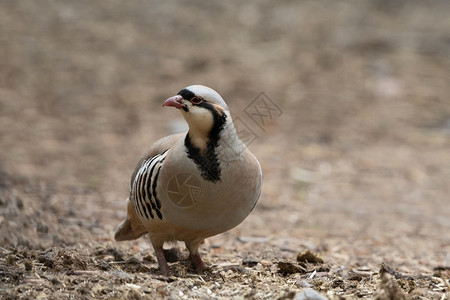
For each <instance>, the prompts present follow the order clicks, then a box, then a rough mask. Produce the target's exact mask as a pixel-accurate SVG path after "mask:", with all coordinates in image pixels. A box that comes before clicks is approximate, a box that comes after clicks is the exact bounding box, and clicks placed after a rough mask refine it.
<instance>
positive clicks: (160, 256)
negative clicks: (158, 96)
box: [153, 246, 170, 275]
mask: <svg viewBox="0 0 450 300" xmlns="http://www.w3.org/2000/svg"><path fill="white" fill-rule="evenodd" d="M153 249H155V254H156V259H157V260H158V264H159V269H160V270H161V272H162V273H163V274H164V275H169V273H170V272H169V266H168V265H167V261H166V258H165V256H164V250H163V247H162V246H153Z"/></svg>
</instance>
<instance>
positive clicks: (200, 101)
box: [190, 97, 203, 104]
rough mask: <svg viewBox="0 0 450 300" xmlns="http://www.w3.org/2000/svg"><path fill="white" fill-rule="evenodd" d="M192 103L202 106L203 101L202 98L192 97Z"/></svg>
mask: <svg viewBox="0 0 450 300" xmlns="http://www.w3.org/2000/svg"><path fill="white" fill-rule="evenodd" d="M190 101H191V103H192V104H200V103H202V101H203V99H202V98H200V97H192V98H191V100H190Z"/></svg>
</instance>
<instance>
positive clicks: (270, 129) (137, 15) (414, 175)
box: [0, 0, 450, 271]
mask: <svg viewBox="0 0 450 300" xmlns="http://www.w3.org/2000/svg"><path fill="white" fill-rule="evenodd" d="M449 71H450V2H448V1H427V2H426V3H425V2H423V1H387V0H379V1H356V0H355V1H339V2H337V1H289V0H284V1H277V2H272V1H251V2H245V3H242V2H240V1H208V2H203V1H189V2H182V1H164V2H158V1H143V0H142V1H118V0H117V1H114V0H109V1H95V2H92V1H32V0H29V1H27V0H25V1H2V2H1V3H0V149H1V151H0V196H1V197H0V198H1V200H0V207H1V212H0V221H1V233H0V238H1V243H3V244H4V245H10V246H13V247H16V246H23V247H28V248H33V247H38V248H39V247H50V246H53V247H59V246H68V245H72V246H73V245H80V244H81V245H84V246H85V247H88V248H89V247H93V245H98V244H101V243H111V245H117V244H115V243H113V242H112V235H113V231H114V228H115V226H116V225H118V224H119V222H120V221H121V220H122V219H123V218H124V216H125V212H126V211H125V198H126V197H127V193H128V183H129V178H130V176H131V174H132V171H133V169H134V167H135V164H136V163H137V161H138V160H139V158H140V157H141V155H143V154H144V153H145V151H146V149H148V147H149V146H151V145H152V143H153V142H154V141H156V140H157V139H159V138H161V137H164V136H166V135H168V134H170V133H171V132H172V130H173V128H174V127H177V126H179V124H180V122H182V120H183V119H182V117H181V115H180V114H179V113H178V112H177V111H175V110H171V109H167V108H162V107H161V104H162V102H163V101H164V100H165V99H166V98H168V97H170V96H172V95H174V94H176V93H177V92H178V91H179V90H180V89H181V88H183V87H185V86H188V85H191V84H203V85H207V86H210V87H212V88H214V89H215V90H217V91H218V92H219V93H220V94H221V95H222V96H223V98H224V99H225V101H226V102H227V103H228V106H229V107H230V109H231V111H232V114H233V116H234V117H242V116H245V109H246V107H248V105H249V104H250V103H252V101H253V100H254V99H255V98H256V97H257V96H258V95H259V94H260V93H261V92H264V93H266V95H267V96H268V97H269V98H270V99H271V100H272V101H273V102H274V103H276V105H278V106H279V107H280V108H281V110H282V114H281V115H280V116H276V117H273V118H272V119H271V120H267V122H266V123H265V126H264V128H258V127H255V126H254V124H251V122H249V120H248V119H247V121H245V119H243V120H244V121H245V122H249V123H247V124H248V125H249V126H250V127H251V128H252V129H253V130H254V132H255V134H256V135H257V136H258V137H257V138H256V139H255V141H254V142H253V143H252V144H251V145H250V148H251V150H252V151H253V152H254V153H255V155H256V156H257V157H258V158H259V160H260V161H261V164H262V167H263V172H264V185H263V193H262V196H261V198H260V202H259V204H258V206H257V208H256V210H255V211H254V212H253V213H252V215H251V216H250V217H249V218H248V219H247V220H246V221H245V222H244V223H243V224H242V225H241V226H239V227H238V228H236V229H234V230H233V231H231V232H230V233H227V234H224V235H222V236H218V237H214V238H212V239H211V240H210V242H209V243H211V245H213V246H215V245H219V246H221V245H225V246H226V247H228V248H225V250H224V252H225V253H226V252H229V253H231V252H232V251H237V250H239V249H240V248H243V249H241V251H240V252H239V253H245V251H250V250H251V249H247V250H245V249H246V248H245V246H246V245H247V244H245V243H242V242H239V241H236V239H237V237H243V236H244V237H254V236H257V237H263V241H264V243H263V244H264V245H262V246H261V247H260V248H258V247H254V245H253V246H252V247H253V250H252V251H253V253H254V255H255V256H263V257H266V258H268V259H273V258H280V257H286V256H289V255H292V254H291V252H289V249H294V250H293V251H295V249H302V248H309V249H321V250H322V251H326V253H327V255H328V256H329V257H331V258H330V259H331V260H332V261H336V262H337V263H340V264H348V265H354V264H358V263H360V262H361V261H364V263H365V264H366V265H369V266H372V267H373V268H377V264H379V263H380V262H381V261H383V260H388V261H390V262H391V263H393V264H395V265H396V266H399V267H402V268H405V270H412V271H417V270H419V271H430V270H432V269H433V267H436V266H438V265H450V256H449V253H450V209H449V208H448V207H449V201H450V199H449V195H450V184H449V183H450V150H449V149H450V148H449V147H450V85H449V83H450V72H449ZM241 240H242V239H241ZM244 240H245V239H244ZM258 241H259V240H258ZM135 244H136V245H138V246H140V247H141V248H142V249H148V243H147V241H146V240H145V239H140V240H139V241H136V242H135ZM120 245H121V246H120V247H123V249H128V247H129V246H130V245H131V244H130V243H129V244H120ZM258 245H259V244H258ZM204 248H205V249H206V250H207V249H208V246H205V247H204ZM255 249H257V250H255ZM258 249H259V250H258ZM286 249H287V250H286ZM255 251H256V252H255ZM213 262H214V259H213Z"/></svg>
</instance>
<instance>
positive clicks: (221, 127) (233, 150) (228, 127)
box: [115, 85, 262, 274]
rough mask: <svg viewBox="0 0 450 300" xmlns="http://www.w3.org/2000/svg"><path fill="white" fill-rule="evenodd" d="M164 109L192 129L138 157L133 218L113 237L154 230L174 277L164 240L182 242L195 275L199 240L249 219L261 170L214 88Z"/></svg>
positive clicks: (187, 92)
mask: <svg viewBox="0 0 450 300" xmlns="http://www.w3.org/2000/svg"><path fill="white" fill-rule="evenodd" d="M163 106H171V107H175V108H177V109H179V110H180V112H181V114H182V115H183V117H184V118H185V120H186V122H187V123H188V125H189V131H188V132H187V133H182V134H175V135H170V136H168V137H165V138H163V139H160V140H159V141H157V142H156V143H155V144H154V145H153V146H152V147H151V148H150V149H149V151H148V153H147V155H145V156H144V157H143V158H142V159H141V160H140V162H139V163H138V165H137V167H136V169H135V171H134V173H133V175H132V176H131V182H130V195H129V197H128V200H127V217H126V219H125V220H124V221H123V222H122V223H121V224H120V225H119V227H118V229H117V230H116V233H115V240H116V241H123V240H132V239H137V238H139V237H140V236H142V235H144V234H145V233H149V236H150V241H151V243H152V245H153V248H154V249H155V252H156V257H157V260H158V263H159V267H160V269H161V271H162V272H163V273H164V274H168V273H169V267H168V265H167V261H166V259H165V257H164V251H163V244H164V242H167V241H183V242H184V243H185V244H186V247H187V248H188V249H189V252H190V256H189V257H190V259H191V261H192V263H193V265H194V267H195V269H196V271H202V270H204V268H205V265H204V263H203V261H202V259H201V257H200V255H199V252H198V247H199V245H200V243H201V242H202V241H203V240H204V239H205V238H207V237H210V236H213V235H216V234H219V233H222V232H225V231H227V230H229V229H231V228H233V227H235V226H237V225H238V224H240V223H241V222H242V221H243V220H244V219H245V218H246V217H247V216H248V215H249V213H250V212H251V211H252V209H253V208H254V207H255V205H256V202H257V201H258V198H259V195H260V193H261V182H262V172H261V166H260V164H259V162H258V160H257V159H256V157H255V156H254V155H253V154H252V153H251V152H250V151H249V150H248V148H247V147H246V146H245V145H244V144H243V142H242V141H241V140H240V139H239V137H238V136H237V133H236V130H235V128H234V126H233V122H232V119H231V115H230V111H229V109H228V106H227V104H226V103H225V101H224V100H223V99H222V97H221V96H220V95H219V94H218V93H217V92H216V91H214V90H213V89H211V88H208V87H206V86H202V85H192V86H189V87H186V88H184V89H182V90H181V91H180V92H179V93H178V94H177V95H176V96H173V97H171V98H169V99H167V100H166V101H165V102H164V103H163Z"/></svg>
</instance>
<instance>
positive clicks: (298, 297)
mask: <svg viewBox="0 0 450 300" xmlns="http://www.w3.org/2000/svg"><path fill="white" fill-rule="evenodd" d="M294 299H295V300H328V298H327V297H325V296H323V295H322V294H319V293H318V292H316V291H315V290H313V289H306V290H304V291H303V292H301V293H297V294H295V298H294Z"/></svg>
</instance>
